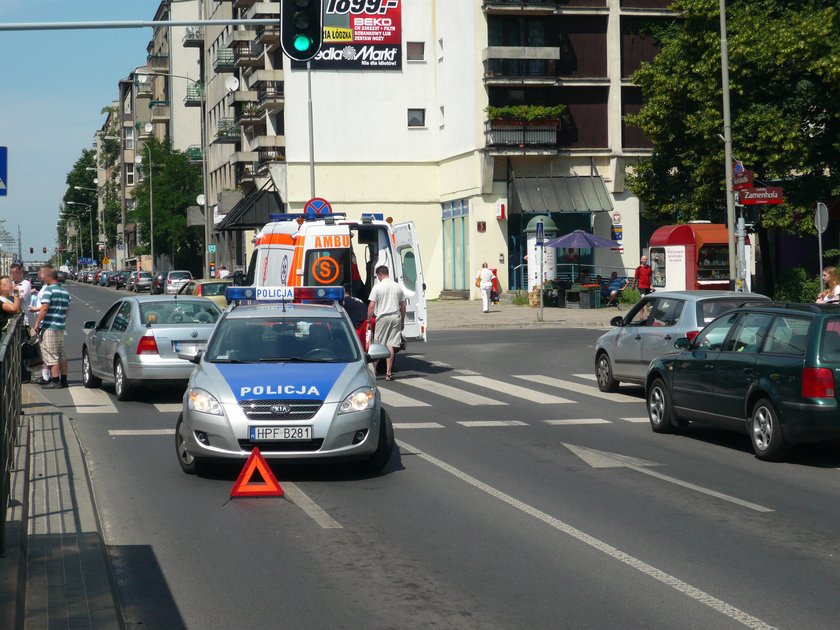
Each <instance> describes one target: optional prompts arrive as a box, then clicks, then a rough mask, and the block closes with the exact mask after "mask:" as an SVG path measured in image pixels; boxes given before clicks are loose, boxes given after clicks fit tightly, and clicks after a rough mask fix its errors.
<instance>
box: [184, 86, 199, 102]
mask: <svg viewBox="0 0 840 630" xmlns="http://www.w3.org/2000/svg"><path fill="white" fill-rule="evenodd" d="M203 97H204V84H203V83H190V84H189V85H188V86H187V95H186V96H185V97H184V107H200V106H201V100H202V98H203Z"/></svg>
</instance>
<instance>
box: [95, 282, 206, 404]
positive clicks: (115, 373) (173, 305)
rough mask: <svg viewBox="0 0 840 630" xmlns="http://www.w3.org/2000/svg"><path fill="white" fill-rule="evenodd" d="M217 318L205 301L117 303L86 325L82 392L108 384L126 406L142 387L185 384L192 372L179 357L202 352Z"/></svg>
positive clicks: (135, 300)
mask: <svg viewBox="0 0 840 630" xmlns="http://www.w3.org/2000/svg"><path fill="white" fill-rule="evenodd" d="M220 315H221V310H220V309H219V307H218V306H216V305H215V304H213V302H211V301H210V300H207V299H205V298H185V299H179V300H173V299H171V298H165V297H156V296H151V295H150V296H139V295H138V296H126V297H124V298H122V299H121V300H118V301H117V302H115V303H114V304H113V306H111V308H109V309H108V311H107V312H106V313H105V315H104V316H103V317H102V319H101V320H99V322H96V321H93V320H91V321H87V322H85V323H84V329H85V330H86V331H88V333H87V337H86V338H85V340H84V342H83V344H82V379H83V382H84V385H85V387H89V388H93V387H99V386H100V385H101V383H102V381H103V380H106V381H112V382H113V383H114V390H115V392H116V395H117V398H118V399H119V400H128V399H130V398H131V396H132V395H133V393H134V391H136V389H137V388H138V387H139V386H140V385H141V384H142V383H147V382H149V381H156V382H170V381H171V382H184V383H185V382H186V381H187V380H188V379H189V377H190V374H191V373H192V371H193V368H194V367H195V366H194V365H193V364H192V363H190V362H189V361H186V360H184V359H179V358H178V353H179V352H183V353H187V354H191V353H192V354H194V353H196V352H197V351H199V350H203V349H204V348H205V346H206V345H207V339H209V337H210V333H211V332H212V331H213V327H214V326H215V324H216V320H218V319H219V316H220Z"/></svg>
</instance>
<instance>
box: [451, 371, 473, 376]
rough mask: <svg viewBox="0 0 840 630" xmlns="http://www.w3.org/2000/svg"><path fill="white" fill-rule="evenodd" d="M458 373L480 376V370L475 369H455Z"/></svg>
mask: <svg viewBox="0 0 840 630" xmlns="http://www.w3.org/2000/svg"><path fill="white" fill-rule="evenodd" d="M454 371H455V372H457V373H458V374H463V375H464V376H478V375H479V372H475V371H473V370H454Z"/></svg>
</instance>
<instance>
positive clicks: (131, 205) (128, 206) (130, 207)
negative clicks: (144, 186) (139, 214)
mask: <svg viewBox="0 0 840 630" xmlns="http://www.w3.org/2000/svg"><path fill="white" fill-rule="evenodd" d="M136 207H137V200H136V199H134V198H132V199H126V200H125V211H126V212H134V209H135V208H136Z"/></svg>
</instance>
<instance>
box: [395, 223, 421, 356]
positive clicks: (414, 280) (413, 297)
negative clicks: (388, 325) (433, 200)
mask: <svg viewBox="0 0 840 630" xmlns="http://www.w3.org/2000/svg"><path fill="white" fill-rule="evenodd" d="M393 227H394V238H395V243H394V244H395V246H396V248H397V260H398V261H399V266H400V270H399V276H398V277H397V278H395V280H397V282H399V283H400V285H401V286H402V288H403V292H404V293H405V301H406V312H405V330H403V335H404V336H405V338H406V339H413V340H417V341H426V326H427V316H426V283H425V279H424V277H423V265H422V264H421V262H420V245H419V243H418V241H417V227H416V226H415V225H414V222H412V221H409V222H408V223H397V224H395V225H394V226H393Z"/></svg>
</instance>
